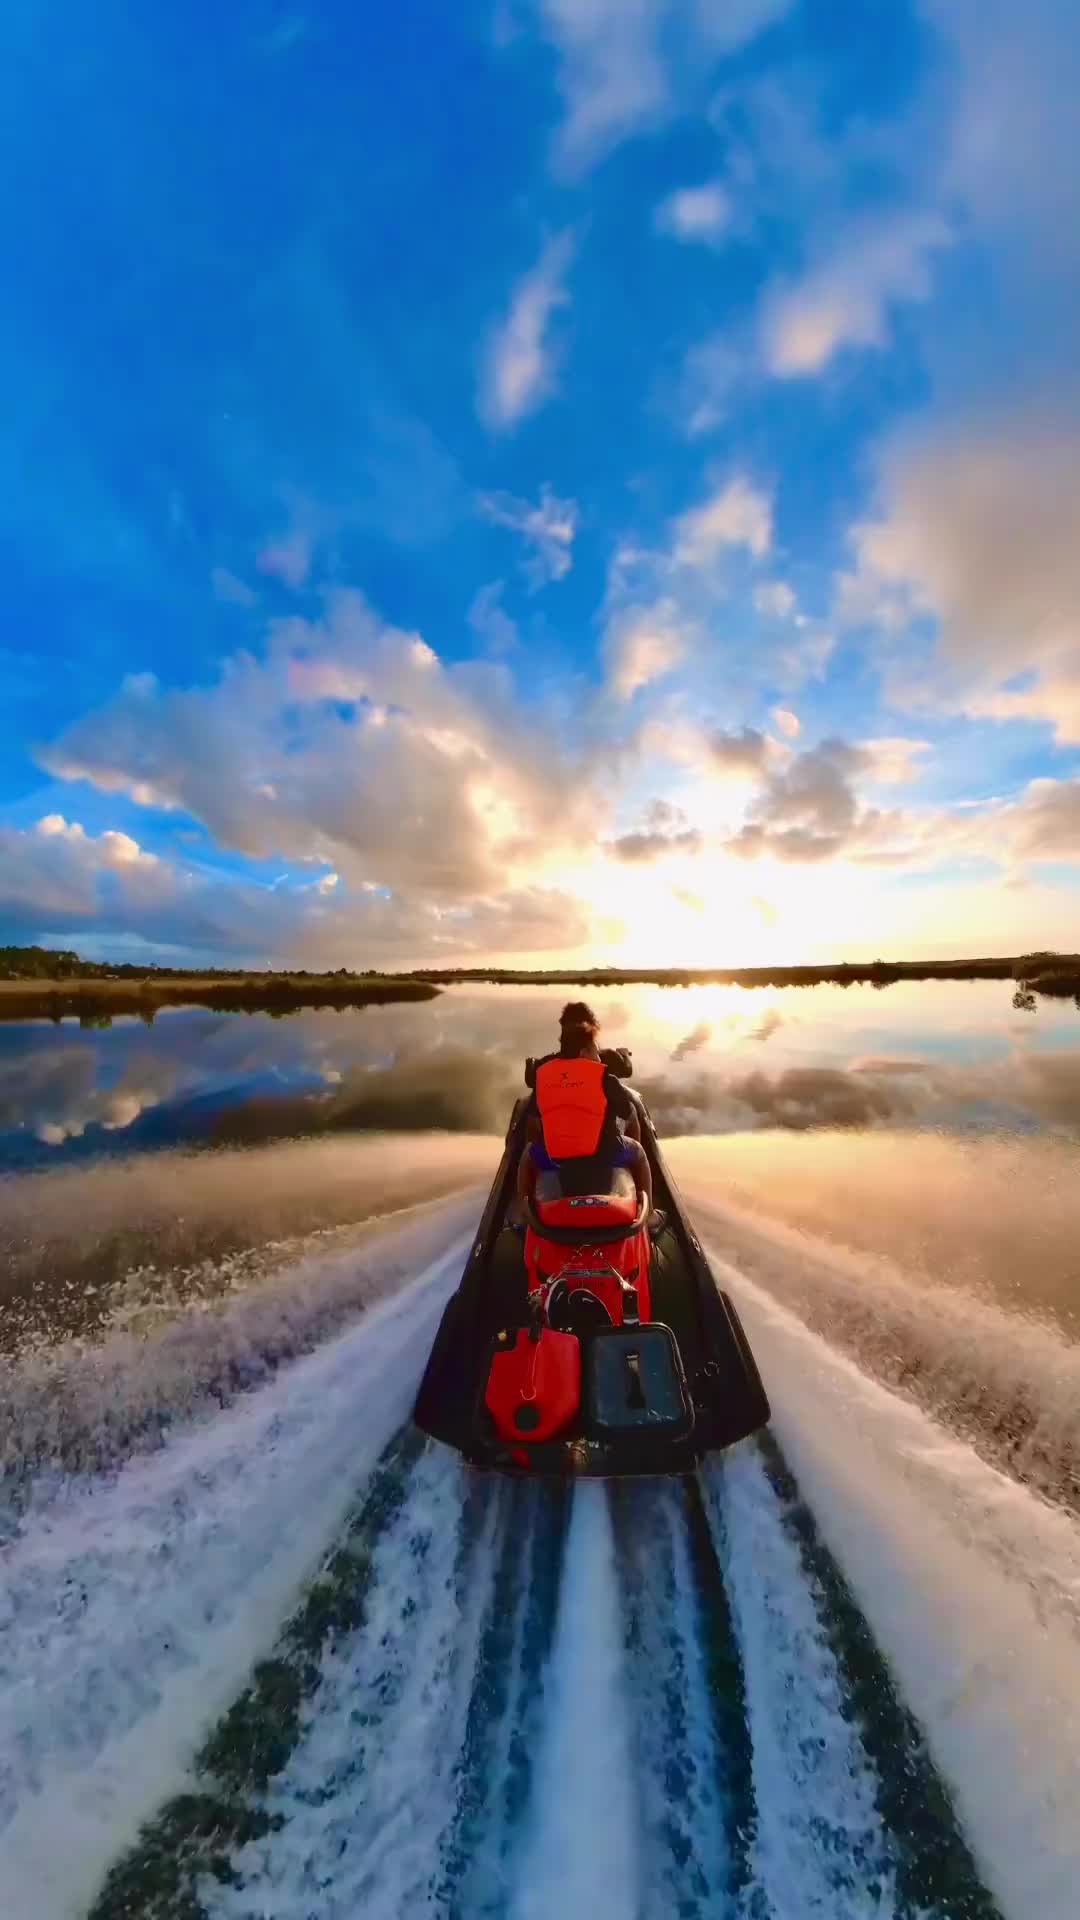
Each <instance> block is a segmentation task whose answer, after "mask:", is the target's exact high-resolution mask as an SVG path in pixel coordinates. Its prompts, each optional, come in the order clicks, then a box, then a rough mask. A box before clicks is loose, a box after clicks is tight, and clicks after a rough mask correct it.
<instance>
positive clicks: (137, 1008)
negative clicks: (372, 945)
mask: <svg viewBox="0 0 1080 1920" xmlns="http://www.w3.org/2000/svg"><path fill="white" fill-rule="evenodd" d="M71 959H72V960H75V956H74V955H72V956H71ZM79 964H84V963H80V962H77V961H76V965H79ZM904 980H911V981H926V980H960V981H963V980H1011V981H1013V982H1015V983H1016V988H1017V992H1016V997H1015V999H1016V1004H1017V1005H1021V1006H1024V1005H1028V1004H1031V1005H1033V1004H1034V1001H1033V998H1032V996H1033V995H1034V994H1037V993H1038V994H1050V995H1054V996H1058V997H1061V998H1068V997H1071V996H1080V955H1078V954H1052V953H1032V954H1020V955H1017V956H1014V957H1011V958H1000V957H998V958H992V959H976V960H873V961H865V962H863V961H840V962H836V963H833V964H831V965H828V966H816V967H593V968H587V969H581V970H576V969H573V968H553V969H551V970H550V971H547V970H544V969H539V968H507V967H441V968H419V967H418V968H416V969H414V970H413V971H412V972H409V973H355V974H347V973H325V974H320V973H308V974H304V973H240V972H237V973H196V972H193V973H190V974H185V973H182V972H180V971H178V970H177V969H169V970H164V969H163V970H162V971H160V972H154V971H148V972H146V973H145V974H134V973H133V972H128V973H127V974H126V975H124V976H122V977H116V976H111V975H110V974H109V972H108V970H107V968H105V967H100V966H95V969H94V971H93V972H92V973H89V972H88V973H87V975H86V976H82V977H80V975H79V974H77V973H74V972H69V973H67V974H66V975H65V976H64V977H57V978H44V977H40V976H36V975H30V974H25V975H22V976H20V977H8V978H0V1022H2V1021H6V1020H35V1019H46V1020H54V1021H59V1020H63V1019H65V1018H68V1019H70V1018H72V1017H74V1018H77V1019H79V1020H82V1021H83V1022H84V1024H87V1025H90V1024H93V1023H94V1022H95V1021H101V1022H102V1023H103V1024H104V1023H105V1022H107V1021H108V1020H109V1019H111V1018H112V1017H113V1016H115V1015H123V1014H134V1015H136V1016H140V1017H142V1018H143V1019H145V1020H152V1019H153V1017H154V1015H155V1014H156V1013H158V1012H160V1011H162V1010H163V1009H164V1008H167V1007H206V1008H210V1009H213V1010H215V1011H217V1012H221V1013H269V1014H286V1013H296V1012H299V1011H300V1009H301V1008H304V1007H308V1008H318V1007H338V1008H341V1009H349V1008H361V1007H370V1006H385V1005H391V1004H394V1003H396V1002H402V1001H406V1002H407V1001H423V1000H433V999H435V998H436V996H437V995H438V994H439V993H440V992H441V991H442V989H443V988H444V987H447V986H455V985H458V986H466V985H469V984H474V985H492V986H532V987H536V986H543V987H552V986H554V987H577V988H582V989H585V990H586V991H587V990H588V989H589V988H590V987H591V988H594V989H595V988H597V987H630V986H656V987H699V986H735V987H744V988H747V989H751V990H752V989H754V988H758V987H779V988H783V987H820V986H837V987H848V986H874V987H887V986H893V985H896V984H898V983H899V982H901V981H904Z"/></svg>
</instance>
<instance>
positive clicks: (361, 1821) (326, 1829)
mask: <svg viewBox="0 0 1080 1920" xmlns="http://www.w3.org/2000/svg"><path fill="white" fill-rule="evenodd" d="M494 1492H495V1496H496V1497H495V1498H494V1499H490V1500H488V1499H482V1498H480V1499H478V1497H477V1489H476V1488H475V1487H473V1488H472V1489H471V1491H470V1489H469V1487H468V1483H467V1479H466V1474H465V1471H464V1469H463V1468H462V1467H461V1465H460V1463H459V1461H458V1460H457V1459H456V1457H455V1456H454V1455H452V1454H450V1453H448V1452H447V1451H446V1450H445V1449H442V1448H436V1447H434V1446H432V1447H429V1448H427V1449H426V1450H425V1451H424V1453H423V1454H422V1456H421V1458H420V1460H419V1462H418V1464H417V1465H416V1467H415V1468H414V1470H413V1472H412V1476H411V1478H410V1480H409V1484H408V1490H407V1493H406V1496H405V1498H404V1500H403V1502H402V1504H401V1507H400V1509H399V1511H398V1512H397V1514H396V1515H395V1516H394V1518H393V1520H392V1521H391V1523H390V1525H389V1526H388V1527H387V1528H386V1530H385V1532H384V1533H383V1534H382V1536H381V1538H380V1540H379V1542H378V1545H377V1547H376V1549H375V1553H374V1558H373V1563H372V1568H371V1575H370V1582H369V1586H368V1593H367V1606H366V1617H365V1619H364V1622H363V1625H362V1627H361V1628H360V1629H359V1630H358V1631H357V1632H356V1633H355V1634H354V1635H352V1636H349V1637H348V1638H346V1639H345V1640H344V1641H343V1642H342V1643H341V1644H338V1645H335V1646H332V1647H331V1648H330V1650H329V1651H327V1652H326V1653H325V1654H324V1657H323V1662H322V1673H321V1678H320V1681H319V1684H318V1686H317V1688H316V1690H315V1691H314V1693H313V1694H312V1696H311V1698H310V1699H309V1701H308V1703H307V1705H306V1708H305V1713H304V1717H303V1726H302V1732H301V1738H300V1741H299V1743H298V1745H297V1747H296V1749H295V1751H294V1753H293V1754H292V1756H291V1757H290V1759H289V1760H288V1762H287V1764H286V1765H285V1767H284V1769H283V1770H282V1771H281V1772H280V1773H279V1774H278V1775H277V1776H276V1778H275V1779H274V1780H273V1782H272V1783H271V1786H270V1788H269V1790H268V1792H267V1794H266V1796H265V1799H264V1801H263V1803H262V1810H264V1811H265V1813H266V1814H267V1815H268V1816H269V1818H270V1820H271V1821H272V1822H273V1823H274V1828H275V1831H274V1832H273V1834H272V1837H270V1838H268V1839H266V1840H260V1841H257V1842H253V1843H252V1844H250V1845H249V1846H247V1847H246V1848H244V1849H242V1850H241V1851H240V1852H239V1853H238V1854H237V1855H236V1857H235V1860H234V1863H233V1866H234V1872H235V1875H236V1877H237V1880H238V1883H239V1884H237V1885H236V1886H234V1887H226V1886H222V1885H221V1884H220V1883H219V1882H217V1881H209V1880H204V1882H203V1883H202V1884H201V1886H200V1889H199V1891H200V1897H201V1899H202V1901H203V1904H204V1906H205V1909H206V1912H207V1913H208V1914H210V1915H212V1916H218V1915H220V1916H222V1920H226V1917H228V1920H233V1917H234V1916H235V1917H236V1920H240V1916H244V1920H247V1916H250V1915H251V1914H252V1913H253V1912H256V1913H258V1914H259V1915H260V1916H265V1920H277V1916H279V1915H280V1916H285V1915H295V1914H296V1913H297V1912H298V1911H300V1910H302V1908H303V1907H304V1905H305V1904H306V1903H309V1902H310V1900H311V1899H312V1897H313V1896H317V1898H318V1902H319V1913H320V1916H321V1920H345V1916H351V1915H353V1914H355V1913H357V1912H363V1913H364V1914H366V1915H369V1916H371V1920H406V1917H407V1916H410V1915H415V1916H420V1915H426V1914H431V1913H434V1912H436V1911H437V1910H438V1907H437V1897H438V1896H437V1892H436V1882H437V1878H438V1861H439V1855H440V1849H441V1845H442V1841H443V1837H444V1835H445V1833H446V1831H447V1829H448V1828H449V1826H450V1823H451V1821H452V1819H453V1815H454V1811H455V1807H456V1796H457V1783H456V1779H455V1772H456V1765H457V1759H458V1755H459V1754H460V1751H461V1748H462V1744H463V1741H464V1736H465V1724H466V1718H467V1714H468V1706H469V1700H470V1696H471V1692H472V1686H473V1679H474V1674H475V1670H476V1664H477V1658H478V1649H479V1639H480V1633H481V1627H482V1623H483V1618H484V1612H485V1608H486V1605H487V1603H488V1600H489V1596H490V1590H491V1584H492V1577H493V1570H494V1542H495V1539H496V1536H497V1533H498V1529H499V1523H500V1520H501V1516H502V1503H501V1501H500V1499H499V1497H498V1493H499V1490H498V1489H494Z"/></svg>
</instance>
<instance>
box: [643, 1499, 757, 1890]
mask: <svg viewBox="0 0 1080 1920" xmlns="http://www.w3.org/2000/svg"><path fill="white" fill-rule="evenodd" d="M611 1497H612V1503H613V1508H614V1513H615V1537H616V1544H617V1549H618V1561H619V1572H620V1576H621V1581H622V1585H623V1612H624V1617H625V1644H626V1649H627V1671H628V1683H629V1684H628V1693H629V1697H630V1714H631V1724H632V1744H633V1764H634V1777H635V1787H636V1793H637V1817H638V1822H639V1828H640V1833H641V1843H640V1855H641V1883H642V1904H641V1909H640V1912H641V1916H642V1920H666V1916H667V1915H669V1914H672V1913H678V1914H681V1915H683V1916H696V1915H702V1916H704V1915H707V1914H712V1913H717V1912H726V1911H727V1910H728V1903H729V1902H733V1901H734V1897H735V1894H736V1891H737V1888H738V1885H739V1883H740V1880H741V1878H742V1874H743V1861H742V1858H741V1852H742V1849H741V1844H740V1838H739V1834H738V1825H739V1822H740V1819H741V1818H742V1817H744V1815H745V1806H744V1804H743V1803H744V1801H745V1790H746V1784H747V1783H746V1782H745V1781H744V1780H743V1779H742V1778H741V1775H742V1773H743V1767H742V1756H741V1753H740V1751H739V1743H740V1742H741V1741H742V1736H743V1720H742V1699H741V1692H740V1689H739V1687H738V1684H737V1682H738V1674H737V1672H736V1670H735V1667H734V1664H733V1658H732V1656H733V1647H732V1642H731V1620H730V1614H729V1612H728V1608H727V1600H726V1596H725V1594H724V1592H723V1588H722V1585H721V1582H720V1579H719V1570H718V1568H716V1567H715V1565H713V1566H712V1567H706V1568H705V1569H702V1567H701V1565H700V1556H698V1564H695V1554H694V1550H693V1543H692V1538H691V1528H692V1526H693V1522H694V1518H695V1515H694V1512H693V1495H692V1493H691V1492H689V1491H688V1490H687V1488H686V1487H685V1486H683V1485H681V1484H679V1483H676V1484H668V1483H662V1484H648V1483H644V1482H631V1483H629V1484H622V1485H618V1484H617V1485H616V1486H614V1487H613V1488H612V1490H611ZM710 1575H711V1576H712V1577H711V1578H710ZM716 1639H718V1640H719V1643H720V1644H719V1646H716V1645H714V1641H715V1640H716ZM717 1655H719V1659H718V1658H717Z"/></svg>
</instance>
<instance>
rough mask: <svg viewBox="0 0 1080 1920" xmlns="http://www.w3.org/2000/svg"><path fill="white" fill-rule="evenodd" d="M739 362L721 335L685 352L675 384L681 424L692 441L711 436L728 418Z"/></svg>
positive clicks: (712, 336) (737, 377) (716, 334)
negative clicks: (678, 377)
mask: <svg viewBox="0 0 1080 1920" xmlns="http://www.w3.org/2000/svg"><path fill="white" fill-rule="evenodd" d="M741 371H742V362H741V361H740V359H739V356H738V354H737V353H735V352H734V350H733V349H732V347H731V345H730V343H729V341H728V340H727V338H726V336H725V335H724V334H722V333H714V334H710V335H709V336H708V338H707V339H705V340H699V341H698V342H697V344H696V346H693V347H690V348H689V349H688V350H687V353H686V357H685V359H684V360H683V365H682V373H681V376H680V379H679V383H678V396H677V401H676V406H677V410H678V413H679V415H680V424H681V425H682V426H683V427H684V428H685V431H686V433H687V434H688V435H689V437H690V439H691V440H698V439H700V438H701V436H702V435H703V434H706V433H712V432H714V431H715V429H716V428H717V427H718V426H719V425H720V424H721V422H722V421H723V420H725V419H726V418H727V414H728V411H729V408H730V406H731V396H732V393H733V390H734V388H735V385H736V382H737V381H738V379H739V376H740V373H741Z"/></svg>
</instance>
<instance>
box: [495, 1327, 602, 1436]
mask: <svg viewBox="0 0 1080 1920" xmlns="http://www.w3.org/2000/svg"><path fill="white" fill-rule="evenodd" d="M484 1401H485V1404H486V1406H487V1409H488V1412H489V1413H490V1414H491V1417H492V1419H493V1420H494V1422H495V1425H496V1428H497V1429H498V1432H499V1434H500V1435H501V1437H502V1438H503V1439H504V1440H511V1441H514V1442H516V1443H517V1444H518V1445H519V1446H520V1445H521V1444H522V1442H524V1443H525V1444H526V1445H539V1443H540V1442H541V1441H542V1440H551V1439H553V1438H554V1437H555V1435H556V1434H557V1433H562V1432H563V1431H564V1429H565V1428H566V1427H568V1426H569V1425H570V1423H571V1421H573V1420H575V1419H576V1418H577V1413H578V1409H579V1407H580V1405H581V1342H580V1341H579V1339H578V1337H577V1335H576V1334H574V1333H556V1332H555V1331H554V1329H553V1328H551V1327H544V1328H542V1329H541V1331H540V1334H539V1338H537V1339H532V1338H530V1335H529V1331H528V1329H527V1328H526V1327H519V1328H518V1330H517V1336H516V1339H515V1341H514V1344H513V1346H512V1347H506V1348H504V1349H502V1350H500V1351H498V1352H496V1353H495V1354H493V1355H492V1360H491V1371H490V1372H489V1374H488V1383H487V1390H486V1392H485V1394H484Z"/></svg>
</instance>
